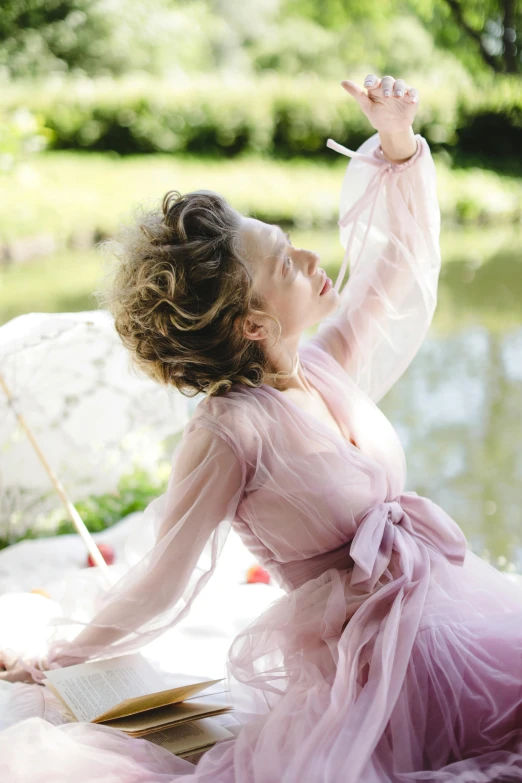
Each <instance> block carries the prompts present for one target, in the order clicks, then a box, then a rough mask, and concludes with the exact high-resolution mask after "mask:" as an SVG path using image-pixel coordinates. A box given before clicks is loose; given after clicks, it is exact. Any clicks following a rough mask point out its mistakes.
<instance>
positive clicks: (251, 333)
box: [243, 316, 268, 340]
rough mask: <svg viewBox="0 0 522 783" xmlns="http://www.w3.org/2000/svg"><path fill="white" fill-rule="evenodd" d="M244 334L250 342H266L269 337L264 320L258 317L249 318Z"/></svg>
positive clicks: (244, 327)
mask: <svg viewBox="0 0 522 783" xmlns="http://www.w3.org/2000/svg"><path fill="white" fill-rule="evenodd" d="M243 334H244V335H245V337H248V339H249V340H265V339H266V338H267V337H268V333H267V331H266V327H265V324H264V323H263V319H262V318H260V317H259V316H257V317H256V318H255V319H253V318H250V317H248V318H247V319H246V321H245V324H244V326H243Z"/></svg>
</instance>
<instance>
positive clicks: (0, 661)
mask: <svg viewBox="0 0 522 783" xmlns="http://www.w3.org/2000/svg"><path fill="white" fill-rule="evenodd" d="M26 663H27V662H26ZM29 664H31V665H32V666H34V667H36V668H38V669H40V670H41V671H43V670H44V669H47V668H48V667H47V660H46V659H45V658H32V659H31V660H30V661H29ZM0 682H34V679H33V676H32V674H31V672H29V671H27V669H25V668H24V666H22V658H21V656H19V657H18V658H16V659H14V660H13V659H12V658H11V659H9V658H8V657H5V656H4V658H2V655H1V654H0Z"/></svg>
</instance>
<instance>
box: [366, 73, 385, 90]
mask: <svg viewBox="0 0 522 783" xmlns="http://www.w3.org/2000/svg"><path fill="white" fill-rule="evenodd" d="M364 86H365V87H366V88H367V89H368V90H376V89H378V88H379V87H380V86H381V80H380V79H379V77H378V76H376V75H375V74H374V73H369V74H368V76H367V77H366V79H365V80H364Z"/></svg>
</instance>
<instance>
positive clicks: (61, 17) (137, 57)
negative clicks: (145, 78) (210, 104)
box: [0, 0, 227, 78]
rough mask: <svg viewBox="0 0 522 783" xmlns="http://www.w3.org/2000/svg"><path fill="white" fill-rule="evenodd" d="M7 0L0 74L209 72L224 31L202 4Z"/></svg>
mask: <svg viewBox="0 0 522 783" xmlns="http://www.w3.org/2000/svg"><path fill="white" fill-rule="evenodd" d="M179 5H180V4H179V3H176V4H174V3H172V2H171V0H149V2H147V3H143V2H141V0H121V1H119V0H113V1H112V2H104V1H103V0H3V2H2V7H1V9H0V70H4V71H5V72H6V73H7V74H8V75H9V76H11V77H15V78H27V77H40V76H44V75H48V74H55V75H56V74H66V73H67V74H71V73H72V74H87V75H89V76H103V75H114V76H118V75H121V74H124V73H132V72H138V71H144V72H146V73H148V74H150V75H157V74H163V75H167V74H170V75H171V76H172V77H174V76H176V75H177V74H180V75H183V74H184V73H185V72H191V71H199V70H201V69H202V67H203V69H209V70H210V69H212V68H215V67H216V66H217V65H218V60H217V59H216V52H217V50H218V48H219V42H220V41H221V40H226V34H227V30H226V26H225V29H224V25H223V23H222V22H221V23H220V20H219V19H217V18H215V17H214V16H213V15H212V14H211V13H210V12H209V9H208V4H207V3H206V2H205V1H204V0H194V1H193V2H191V3H189V4H187V5H185V6H184V7H183V8H179V7H178V6H179Z"/></svg>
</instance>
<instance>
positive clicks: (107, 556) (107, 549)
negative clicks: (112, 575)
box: [87, 544, 115, 567]
mask: <svg viewBox="0 0 522 783" xmlns="http://www.w3.org/2000/svg"><path fill="white" fill-rule="evenodd" d="M97 546H98V549H99V550H100V554H101V556H102V557H103V559H104V560H105V562H106V563H107V565H112V564H113V563H114V557H115V556H114V549H113V548H112V546H111V545H110V544H98V545H97ZM95 565H96V563H95V562H94V560H93V559H92V556H91V554H90V553H89V556H88V558H87V566H88V567H93V566H95Z"/></svg>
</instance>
